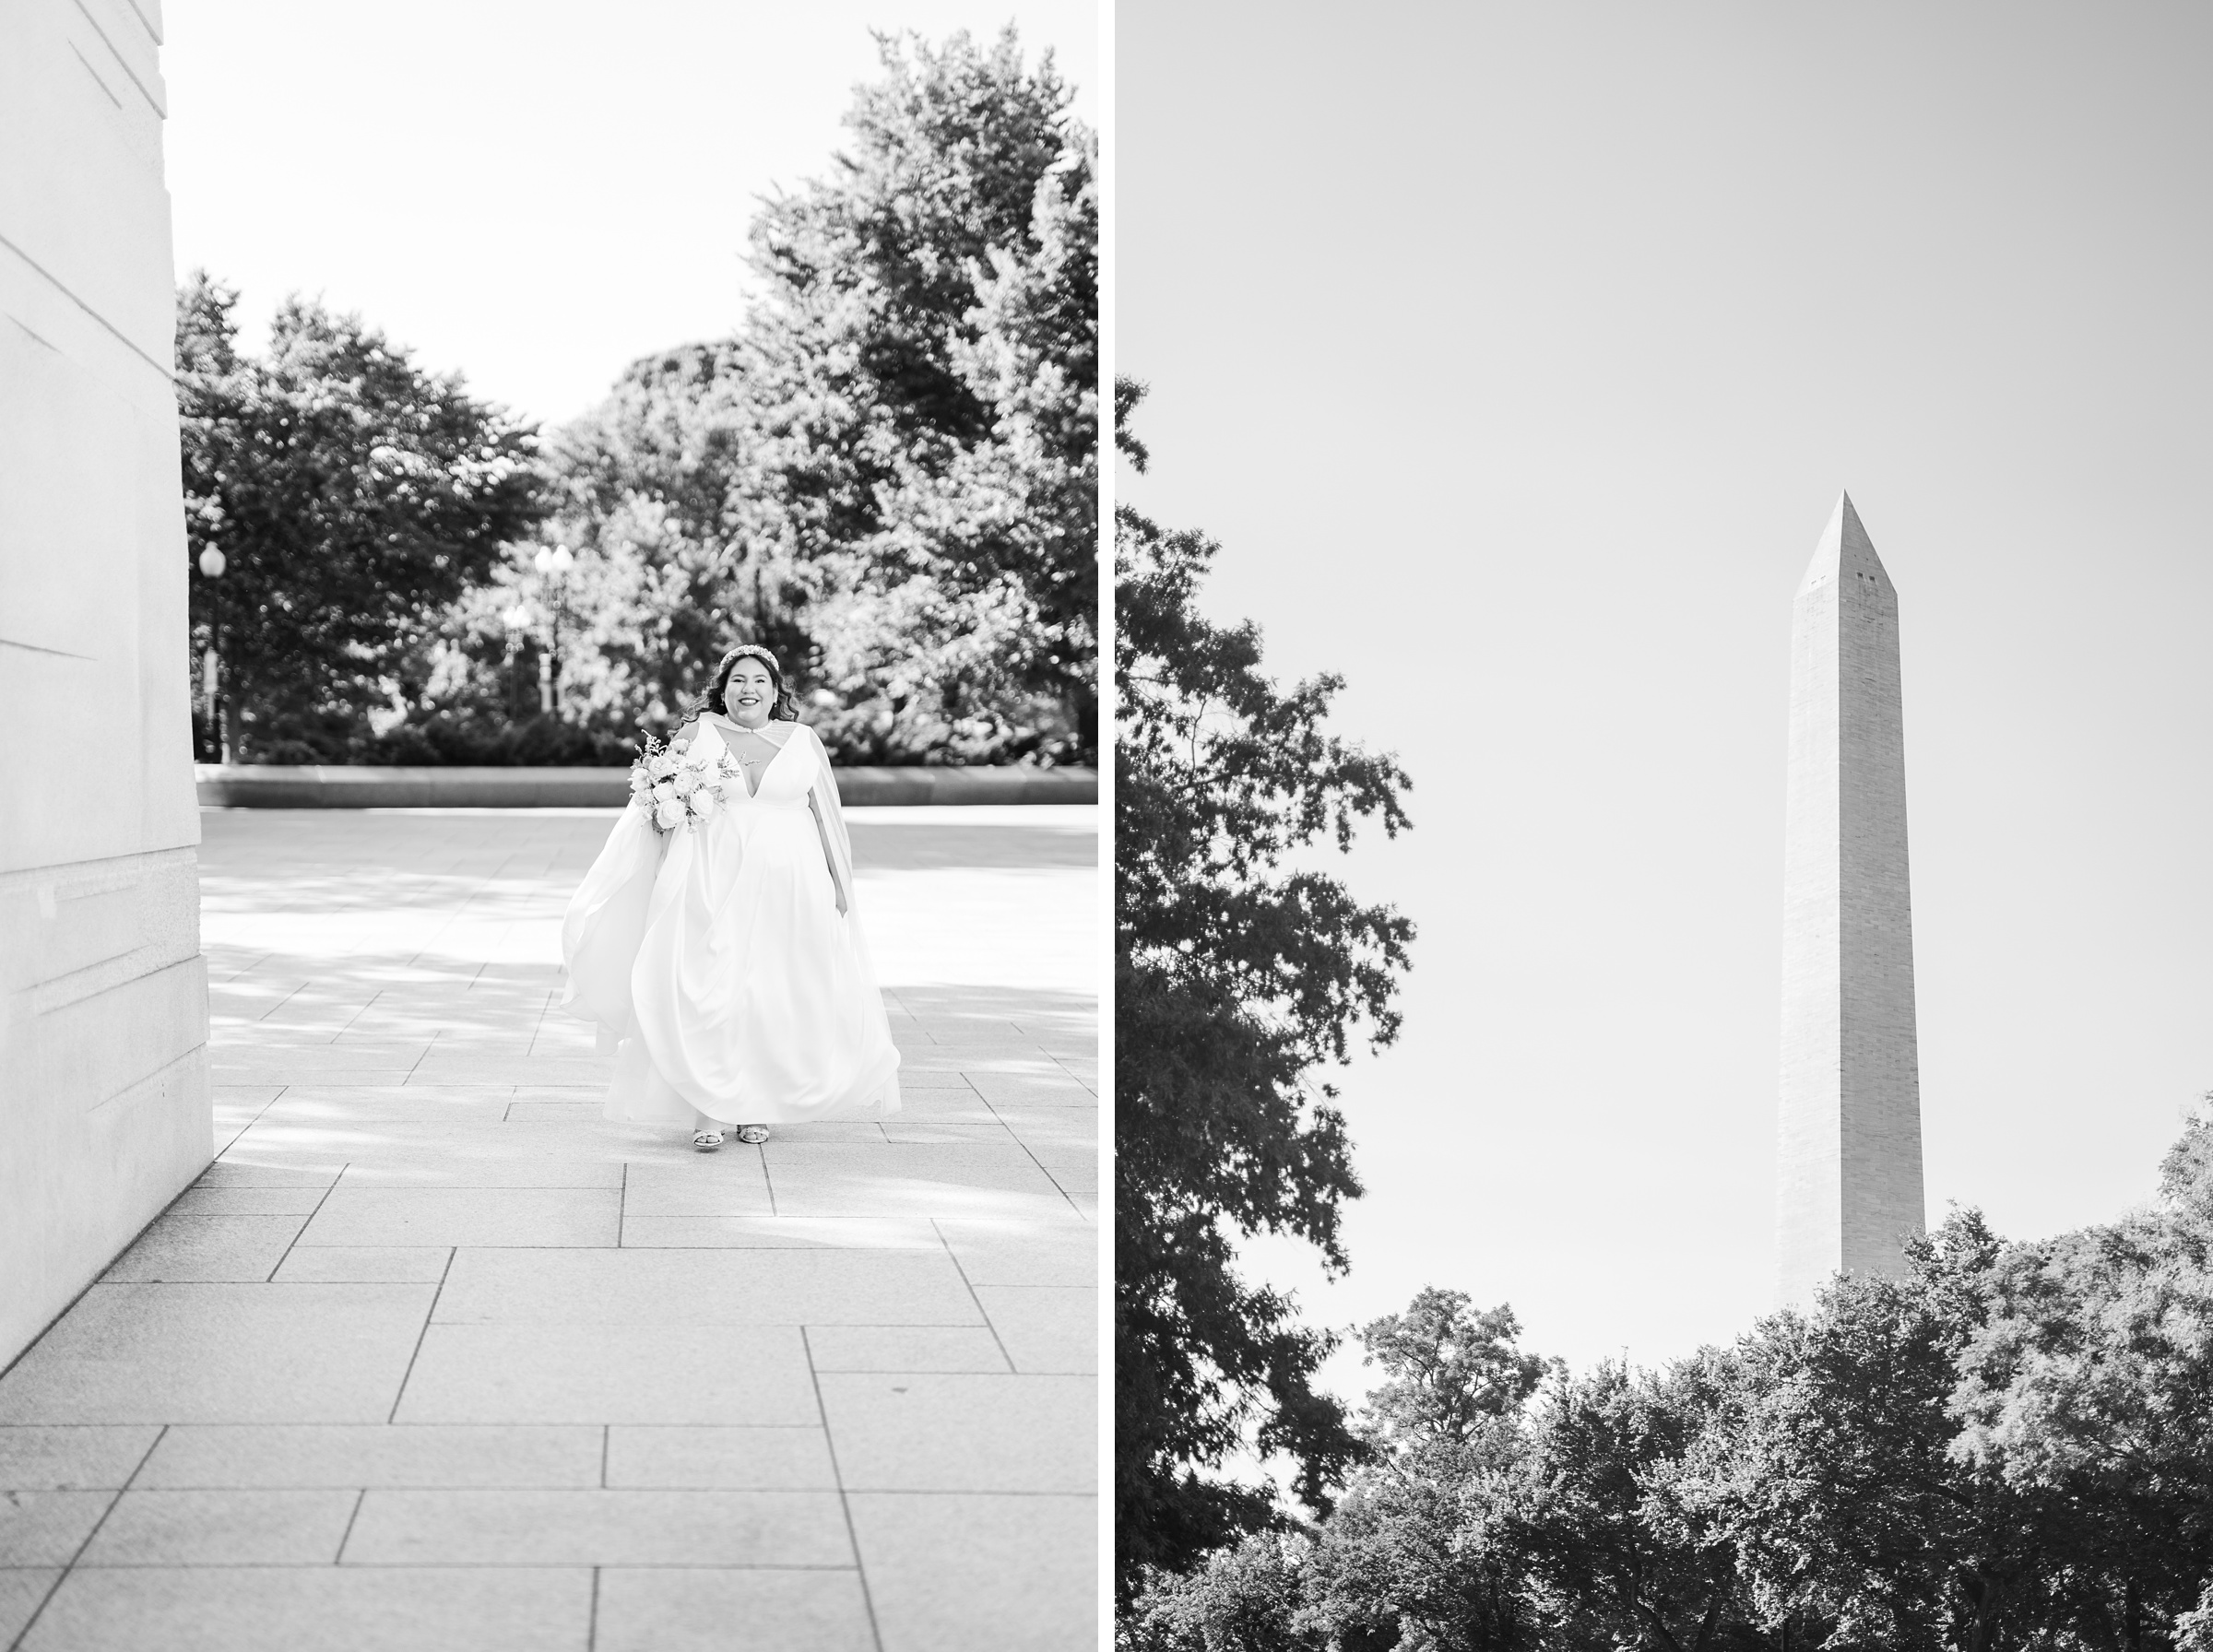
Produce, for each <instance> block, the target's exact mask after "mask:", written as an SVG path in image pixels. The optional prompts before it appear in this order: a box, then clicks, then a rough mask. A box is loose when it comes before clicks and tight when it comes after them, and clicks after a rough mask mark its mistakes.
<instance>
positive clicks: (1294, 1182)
mask: <svg viewBox="0 0 2213 1652" xmlns="http://www.w3.org/2000/svg"><path fill="white" fill-rule="evenodd" d="M1137 395H1138V392H1137V390H1136V389H1135V387H1134V386H1129V387H1125V388H1124V390H1123V392H1122V393H1121V394H1120V395H1118V410H1119V411H1121V412H1124V413H1126V412H1127V410H1128V408H1129V407H1131V406H1133V405H1134V402H1135V399H1136V396H1137ZM1124 450H1125V452H1127V453H1129V454H1131V456H1132V457H1133V458H1141V457H1142V448H1138V447H1136V446H1134V444H1131V443H1127V442H1125V443H1124ZM1117 528H1118V537H1117V553H1118V566H1117V592H1118V602H1117V613H1118V645H1117V654H1116V659H1115V669H1116V672H1117V679H1118V684H1119V688H1120V693H1121V701H1120V708H1121V709H1120V721H1119V726H1118V741H1117V747H1116V753H1115V763H1116V775H1117V782H1116V784H1117V817H1116V828H1117V833H1118V836H1117V845H1116V897H1117V899H1116V939H1117V949H1116V950H1117V964H1116V977H1115V978H1116V1028H1115V1038H1116V1052H1117V1067H1118V1087H1117V1097H1116V1100H1117V1114H1116V1131H1115V1144H1116V1158H1115V1177H1116V1198H1117V1222H1116V1230H1115V1510H1116V1559H1117V1568H1118V1578H1119V1581H1120V1589H1121V1592H1122V1595H1123V1598H1124V1599H1128V1598H1129V1596H1130V1592H1131V1591H1132V1590H1133V1589H1134V1588H1135V1587H1136V1586H1137V1583H1138V1581H1139V1579H1140V1577H1141V1575H1142V1568H1145V1567H1148V1566H1153V1567H1166V1568H1170V1569H1180V1568H1183V1567H1186V1566H1189V1564H1191V1563H1192V1562H1193V1561H1194V1560H1196V1559H1197V1558H1198V1557H1199V1556H1200V1555H1201V1553H1202V1552H1204V1551H1206V1550H1208V1549H1210V1548H1213V1547H1215V1546H1217V1545H1220V1544H1222V1543H1224V1542H1225V1541H1227V1540H1230V1539H1231V1538H1233V1537H1234V1536H1235V1535H1236V1534H1237V1532H1239V1531H1241V1530H1249V1529H1253V1528H1259V1527H1260V1526H1262V1525H1264V1524H1266V1523H1267V1522H1268V1521H1269V1520H1270V1519H1271V1517H1272V1500H1271V1498H1270V1496H1269V1494H1268V1493H1267V1492H1266V1491H1264V1490H1262V1489H1260V1488H1257V1487H1253V1486H1249V1485H1242V1484H1238V1483H1236V1482H1234V1481H1229V1480H1226V1479H1225V1478H1223V1477H1222V1476H1221V1474H1220V1473H1219V1470H1220V1469H1221V1467H1222V1465H1223V1464H1224V1462H1225V1459H1227V1458H1228V1457H1230V1456H1231V1455H1232V1454H1233V1453H1235V1452H1237V1451H1240V1450H1251V1451H1254V1452H1257V1453H1258V1454H1260V1456H1262V1457H1268V1456H1272V1454H1275V1453H1279V1452H1280V1453H1284V1454H1287V1456H1288V1457H1290V1458H1291V1459H1292V1460H1293V1462H1294V1464H1295V1465H1296V1467H1295V1482H1294V1483H1295V1489H1296V1493H1297V1494H1298V1496H1299V1497H1300V1498H1301V1499H1302V1500H1304V1501H1305V1502H1306V1503H1307V1504H1308V1505H1309V1506H1311V1507H1320V1506H1322V1505H1323V1504H1325V1503H1326V1499H1327V1493H1328V1487H1329V1485H1330V1483H1331V1481H1333V1480H1334V1479H1336V1478H1337V1477H1338V1476H1339V1475H1340V1474H1341V1473H1342V1471H1343V1469H1344V1468H1345V1467H1346V1466H1347V1465H1348V1464H1349V1463H1351V1462H1353V1461H1354V1460H1355V1458H1356V1457H1358V1456H1359V1455H1360V1445H1359V1443H1358V1442H1357V1441H1356V1440H1355V1437H1354V1436H1353V1434H1352V1433H1351V1432H1350V1431H1349V1429H1348V1428H1347V1426H1346V1424H1345V1420H1344V1417H1343V1409H1342V1407H1341V1406H1340V1405H1339V1404H1338V1403H1337V1401H1335V1400H1334V1399H1332V1398H1329V1397H1328V1396H1326V1395H1324V1394H1321V1393H1320V1392H1318V1391H1317V1390H1316V1389H1315V1388H1314V1387H1313V1386H1312V1381H1311V1379H1312V1376H1313V1374H1314V1372H1315V1370H1316V1368H1317V1367H1318V1366H1319V1364H1320V1362H1321V1360H1322V1359H1323V1358H1324V1357H1325V1356H1326V1354H1327V1353H1328V1351H1329V1350H1330V1347H1331V1338H1330V1337H1328V1336H1327V1335H1325V1334H1324V1333H1321V1332H1319V1331H1316V1330H1312V1329H1309V1328H1307V1327H1301V1326H1299V1325H1298V1324H1297V1323H1296V1319H1295V1317H1294V1306H1293V1304H1292V1303H1291V1302H1290V1301H1288V1300H1287V1299H1286V1298H1284V1296H1283V1295H1281V1294H1280V1293H1278V1292H1273V1291H1270V1290H1268V1289H1265V1288H1263V1287H1259V1286H1255V1285H1252V1284H1250V1283H1249V1282H1247V1281H1246V1280H1242V1279H1240V1278H1239V1277H1238V1275H1237V1270H1236V1268H1235V1257H1236V1246H1237V1242H1238V1241H1239V1239H1241V1238H1246V1237H1249V1236H1251V1235H1252V1234H1254V1233H1260V1232H1263V1231H1265V1232H1272V1233H1290V1234H1295V1235H1296V1236H1298V1237H1299V1238H1302V1239H1304V1240H1307V1241H1308V1242H1309V1243H1311V1244H1313V1245H1316V1246H1317V1247H1318V1248H1319V1249H1320V1252H1321V1254H1322V1257H1323V1258H1324V1260H1325V1263H1326V1265H1327V1266H1328V1267H1329V1268H1332V1269H1342V1268H1343V1267H1344V1266H1345V1257H1344V1253H1343V1248H1342V1246H1341V1245H1340V1243H1339V1238H1338V1210H1339V1207H1340V1206H1341V1204H1342V1203H1343V1201H1344V1200H1345V1199H1348V1198H1354V1197H1355V1196H1356V1195H1357V1194H1358V1192H1359V1190H1360V1189H1359V1183H1358V1181H1357V1180H1356V1178H1355V1175H1354V1174H1353V1168H1352V1163H1351V1160H1350V1156H1349V1150H1348V1146H1347V1143H1346V1139H1345V1134H1344V1122H1343V1116H1342V1115H1340V1114H1339V1113H1338V1111H1337V1110H1336V1108H1335V1107H1334V1106H1332V1105H1331V1096H1332V1094H1333V1091H1331V1089H1330V1088H1329V1087H1328V1086H1327V1085H1318V1084H1316V1083H1315V1082H1314V1079H1313V1075H1314V1072H1315V1069H1316V1068H1319V1067H1320V1066H1322V1065H1323V1064H1324V1063H1328V1062H1335V1061H1343V1059H1345V1058H1346V1056H1347V1054H1348V1051H1349V1048H1350V1043H1351V1039H1352V1037H1353V1035H1354V1033H1355V1030H1356V1029H1358V1028H1360V1027H1363V1026H1365V1027H1366V1028H1367V1030H1368V1033H1369V1037H1370V1040H1371V1042H1372V1043H1374V1044H1386V1043H1388V1042H1389V1041H1390V1040H1391V1037H1392V1036H1393V1035H1394V1034H1395V1032H1396V1031H1397V1027H1398V1018H1397V1014H1396V1012H1395V1011H1394V1010H1393V1009H1391V995H1392V992H1393V990H1394V987H1395V985H1396V978H1397V975H1398V973H1400V972H1401V971H1402V970H1403V969H1404V968H1405V966H1406V950H1407V947H1408V944H1409V943H1410V941H1411V940H1412V938H1413V926H1411V925H1410V924H1409V923H1408V922H1407V921H1406V920H1405V919H1404V918H1403V917H1402V916H1400V915H1399V914H1396V913H1394V912H1391V910H1389V909H1388V908H1385V907H1380V906H1367V905H1362V904H1360V903H1357V902H1355V900H1354V899H1353V898H1352V896H1351V895H1350V894H1349V893H1348V892H1347V891H1345V889H1344V888H1343V885H1341V884H1339V883H1338V882H1336V881H1335V880H1333V879H1330V878H1327V877H1324V876H1322V875H1321V874H1320V873H1318V872H1314V871H1311V870H1304V869H1296V870H1295V869H1290V868H1289V867H1288V866H1287V864H1286V863H1287V862H1288V861H1289V860H1290V858H1291V857H1292V856H1293V855H1295V854H1296V852H1298V851H1299V850H1301V849H1304V848H1306V847H1307V846H1308V845H1310V844H1314V843H1316V842H1317V840H1320V839H1324V838H1333V840H1334V841H1335V842H1336V844H1338V846H1339V847H1340V848H1343V847H1346V846H1348V845H1349V844H1350V843H1351V841H1352V836H1353V832H1354V829H1355V825H1356V823H1357V822H1359V821H1360V820H1363V819H1370V818H1372V819H1375V820H1379V821H1380V823H1381V824H1382V826H1383V827H1384V830H1385V831H1386V832H1391V833H1395V832H1398V831H1399V830H1400V829H1401V828H1402V827H1403V826H1405V825H1406V824H1407V820H1406V816H1405V813H1404V810H1403V808H1402V806H1401V801H1400V798H1401V794H1402V792H1403V791H1404V790H1405V789H1406V786H1407V781H1406V777H1405V775H1404V774H1403V773H1402V771H1401V770H1400V768H1399V766H1398V764H1397V762H1396V761H1394V760H1392V759H1391V758H1390V757H1387V756H1379V755H1374V754H1371V753H1369V752H1367V751H1366V750H1364V749H1361V748H1360V747H1358V746H1357V745H1355V744H1353V743H1350V742H1348V741H1345V740H1343V739H1341V738H1338V737H1335V736H1332V735H1331V734H1329V733H1327V732H1326V731H1325V729H1324V727H1323V723H1324V719H1325V718H1326V716H1327V714H1328V711H1329V704H1330V699H1331V695H1332V694H1334V693H1335V692H1336V690H1338V688H1339V687H1340V686H1341V683H1340V680H1339V679H1338V678H1334V677H1320V678H1314V679H1312V680H1310V681H1307V682H1302V683H1299V684H1296V686H1294V687H1293V688H1291V689H1290V690H1283V689H1281V688H1279V687H1278V686H1277V685H1276V684H1275V683H1274V682H1272V681H1271V680H1270V679H1269V678H1267V676H1266V675H1265V674H1264V673H1263V672H1262V670H1261V668H1260V634H1259V632H1258V631H1256V630H1255V629H1254V628H1253V627H1252V626H1251V625H1249V624H1247V625H1242V626H1237V627H1234V628H1224V627H1218V626H1215V625H1213V624H1211V623H1210V622H1209V621H1207V620H1206V619H1204V618H1202V617H1201V615H1200V613H1199V612H1198V609H1197V606H1196V601H1195V598H1196V594H1197V589H1198V584H1199V582H1200V580H1201V578H1202V577H1203V575H1204V573H1205V571H1206V566H1207V563H1208V562H1209V560H1211V559H1212V558H1213V553H1214V547H1213V545H1212V544H1211V543H1209V542H1208V541H1206V540H1205V539H1203V538H1201V537H1200V536H1198V535H1196V534H1192V533H1167V532H1164V531H1163V530H1162V529H1160V528H1159V527H1157V526H1156V525H1154V524H1153V523H1151V522H1149V521H1147V520H1146V519H1145V518H1144V517H1142V516H1141V515H1139V514H1137V513H1135V512H1133V511H1128V510H1124V511H1122V512H1121V513H1119V514H1118V522H1117Z"/></svg>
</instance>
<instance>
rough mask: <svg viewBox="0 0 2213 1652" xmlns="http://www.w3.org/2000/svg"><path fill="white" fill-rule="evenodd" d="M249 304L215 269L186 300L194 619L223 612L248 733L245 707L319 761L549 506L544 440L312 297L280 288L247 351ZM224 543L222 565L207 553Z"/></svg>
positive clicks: (238, 713) (272, 736)
mask: <svg viewBox="0 0 2213 1652" xmlns="http://www.w3.org/2000/svg"><path fill="white" fill-rule="evenodd" d="M236 302H237V294H236V293H235V292H233V291H231V289H227V288H224V287H221V286H219V285H218V284H217V283H215V282H213V281H211V280H209V279H208V278H207V276H206V275H205V274H204V273H203V274H195V276H193V277H191V278H190V279H189V280H187V281H186V282H185V284H184V286H183V289H182V290H181V291H180V292H179V294H178V300H177V310H178V317H177V401H178V412H179V415H180V426H181V430H182V434H183V465H184V494H185V503H186V513H185V522H186V530H187V538H188V540H189V543H190V549H191V551H192V554H193V558H194V563H195V571H194V573H193V576H192V581H191V591H192V623H193V626H194V629H195V632H197V633H198V635H199V639H200V645H201V646H203V647H204V646H206V644H207V641H208V640H210V639H211V638H212V636H213V632H214V627H215V625H216V624H217V622H218V621H220V624H221V627H222V650H223V655H224V659H225V661H226V662H227V665H228V667H229V671H230V675H231V682H232V691H231V696H230V702H231V716H232V727H233V743H234V744H236V743H238V741H239V740H240V739H242V738H243V737H245V736H246V735H247V733H248V726H249V725H250V726H251V737H252V739H253V742H254V745H255V746H256V747H257V748H259V749H260V750H261V752H262V753H263V754H264V755H265V756H266V757H268V758H269V759H271V760H272V761H314V756H315V752H316V749H317V745H318V736H321V735H323V734H325V732H326V730H327V729H328V727H329V726H331V725H332V724H334V723H335V724H336V725H337V726H339V727H341V728H342V727H345V726H349V725H351V724H354V723H357V722H359V721H361V719H362V718H363V717H364V716H365V714H366V712H367V710H368V708H369V707H370V706H371V705H373V704H376V703H378V702H382V701H384V700H385V699H386V698H388V696H389V694H390V691H391V690H390V687H389V685H390V684H391V683H392V682H393V681H394V680H395V679H396V678H406V677H407V675H408V670H409V667H410V663H411V662H410V658H409V656H410V655H411V654H412V653H413V652H414V651H415V650H416V648H417V645H418V643H419V640H420V637H421V636H422V635H423V634H424V633H425V632H426V631H428V630H429V629H431V628H432V627H433V626H434V625H435V624H436V623H437V622H438V619H439V617H440V616H441V614H442V613H443V612H444V609H445V608H446V607H447V606H448V605H450V604H451V603H453V602H455V601H456V600H457V599H458V598H459V597H461V596H462V595H463V594H464V593H465V592H466V591H467V589H468V587H469V586H470V585H471V584H473V583H475V582H477V581H479V580H481V579H483V578H485V577H486V576H487V575H488V574H489V573H490V572H491V568H492V566H493V564H494V563H495V562H496V561H497V560H498V558H499V555H500V549H501V547H502V546H503V544H504V543H506V542H508V541H510V540H513V539H515V538H516V537H519V536H521V535H523V534H526V533H527V532H529V531H530V529H531V527H532V526H533V525H535V524H536V522H537V521H538V517H539V515H540V514H541V513H542V508H541V506H540V503H539V500H538V475H537V470H536V466H535V451H534V450H535V442H534V440H533V437H532V432H531V431H530V430H529V429H528V428H527V426H523V425H519V424H517V423H515V422H514V421H513V420H511V419H507V418H505V417H504V416H503V415H502V414H501V413H500V412H499V410H498V409H496V408H494V407H488V406H487V405H485V404H484V403H481V402H479V401H476V400H474V399H473V398H471V397H470V396H468V395H467V394H466V393H464V391H463V390H462V388H461V385H460V383H459V381H458V380H457V379H455V378H451V377H440V376H437V375H434V374H430V373H426V372H422V371H421V370H420V369H419V368H417V367H416V366H415V365H414V364H413V362H412V361H411V360H409V359H408V352H407V351H406V350H405V349H402V348H399V347H397V346H396V345H394V344H392V343H390V342H389V341H387V340H386V339H385V337H384V336H383V335H381V334H379V333H377V332H376V331H374V330H373V329H372V328H369V327H365V326H363V325H362V324H361V319H360V318H359V317H358V316H337V315H332V314H330V313H328V312H326V311H325V310H324V309H323V308H322V307H321V306H319V305H317V304H313V303H307V302H303V301H300V300H297V299H295V300H293V301H290V302H289V303H287V304H285V305H284V306H283V307H282V308H281V309H280V310H278V313H277V316H276V319H275V321H274V322H273V323H272V325H271V327H270V336H269V348H268V353H267V354H266V356H265V357H261V358H252V357H246V356H242V355H241V354H240V353H239V350H238V348H237V328H236V326H235V324H234V323H233V322H232V319H231V311H232V308H233V306H234V305H235V303H236ZM211 544H212V545H219V547H220V549H221V551H222V553H223V556H224V558H225V559H226V560H227V563H228V566H227V568H226V570H225V572H223V575H222V577H221V579H220V581H219V582H218V581H211V580H208V579H206V578H204V577H202V576H201V575H200V573H199V572H198V571H197V562H198V558H199V554H200V552H201V551H202V550H204V549H207V547H208V546H209V545H211ZM218 602H219V603H220V609H218Z"/></svg>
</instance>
